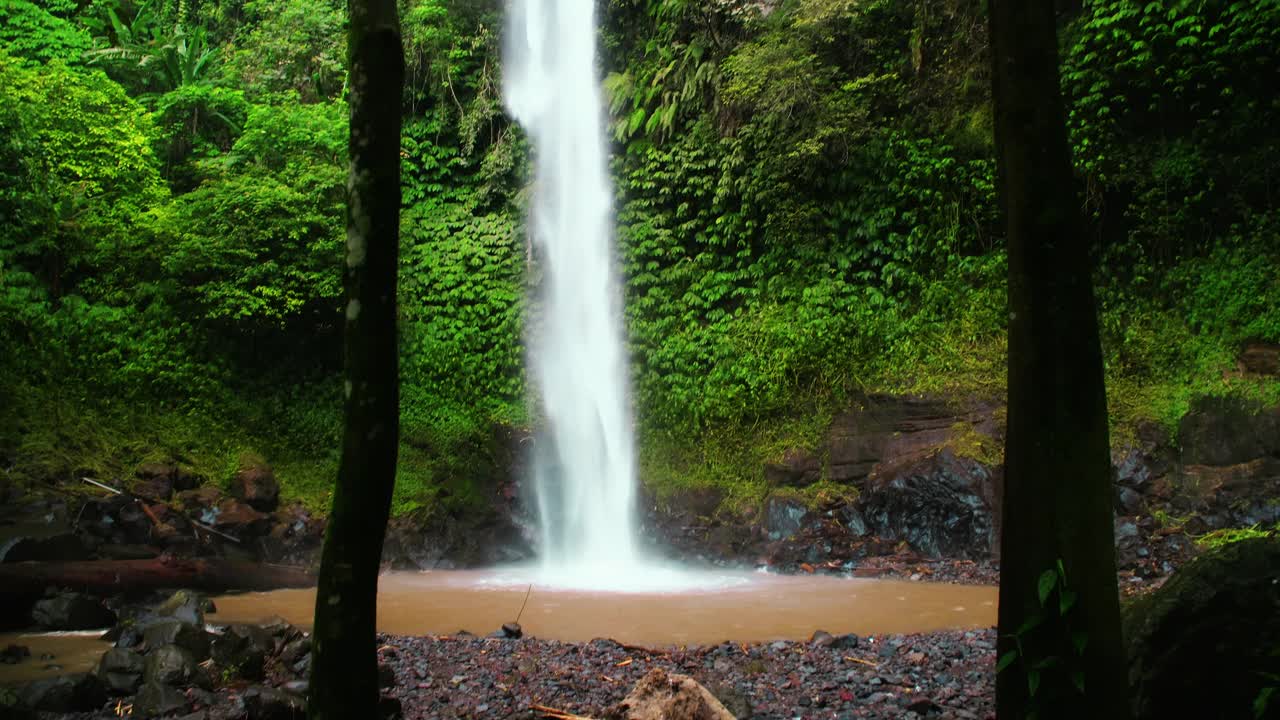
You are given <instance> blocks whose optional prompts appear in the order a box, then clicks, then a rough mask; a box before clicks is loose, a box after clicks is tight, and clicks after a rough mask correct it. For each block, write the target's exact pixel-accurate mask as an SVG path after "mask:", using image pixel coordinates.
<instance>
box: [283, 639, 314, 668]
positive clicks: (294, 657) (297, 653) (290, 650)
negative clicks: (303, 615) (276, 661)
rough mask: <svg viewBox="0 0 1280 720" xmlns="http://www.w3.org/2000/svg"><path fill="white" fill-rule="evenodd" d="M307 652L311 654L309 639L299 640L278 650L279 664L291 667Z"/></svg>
mask: <svg viewBox="0 0 1280 720" xmlns="http://www.w3.org/2000/svg"><path fill="white" fill-rule="evenodd" d="M309 652H311V638H309V637H304V638H299V639H297V640H294V641H293V642H291V643H287V644H285V646H284V647H283V648H281V649H280V662H282V663H284V664H285V665H293V664H294V663H296V662H298V661H299V660H301V659H302V658H303V656H305V655H306V654H307V653H309Z"/></svg>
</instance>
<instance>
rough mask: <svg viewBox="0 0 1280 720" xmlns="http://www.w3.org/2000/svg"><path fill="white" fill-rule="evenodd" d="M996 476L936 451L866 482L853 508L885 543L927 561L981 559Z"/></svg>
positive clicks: (992, 525) (987, 543)
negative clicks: (900, 543)
mask: <svg viewBox="0 0 1280 720" xmlns="http://www.w3.org/2000/svg"><path fill="white" fill-rule="evenodd" d="M996 480H997V479H996V477H995V475H994V471H993V469H992V468H989V467H987V466H986V465H983V464H982V463H980V462H978V461H977V460H973V459H970V458H964V457H958V456H956V455H955V454H953V453H952V452H951V451H950V450H948V449H945V448H944V449H942V450H938V451H936V452H933V453H930V454H928V455H926V456H924V457H923V458H917V459H914V460H911V461H907V462H904V463H902V464H900V465H896V466H890V467H878V468H877V469H876V472H875V473H874V474H873V475H872V476H871V477H870V478H868V479H867V483H866V489H865V490H864V491H863V493H862V495H861V496H860V497H859V498H858V507H859V510H860V511H861V513H862V515H863V517H864V518H865V519H866V522H867V525H868V526H870V527H871V529H872V530H874V531H875V533H876V534H877V535H879V536H880V537H881V538H884V539H886V540H905V541H907V543H908V544H909V545H910V546H911V547H912V548H913V549H914V550H916V551H917V552H919V553H921V554H922V555H925V556H928V557H935V558H937V557H975V558H976V557H985V556H988V555H990V554H991V552H992V550H993V548H994V547H995V539H996V521H995V517H996V510H995V508H994V505H995V502H994V501H995V497H996V489H995V488H996V484H997V482H996Z"/></svg>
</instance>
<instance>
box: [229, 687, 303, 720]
mask: <svg viewBox="0 0 1280 720" xmlns="http://www.w3.org/2000/svg"><path fill="white" fill-rule="evenodd" d="M241 698H243V700H244V709H245V712H246V715H247V716H248V718H247V720H294V719H295V718H297V719H298V720H301V719H302V718H303V717H304V716H305V715H306V704H305V703H303V702H302V700H301V699H300V698H299V697H298V696H296V695H292V694H290V693H287V692H284V691H282V690H276V689H275V688H269V687H262V686H254V687H251V688H249V689H248V690H245V691H244V693H243V694H242V695H241Z"/></svg>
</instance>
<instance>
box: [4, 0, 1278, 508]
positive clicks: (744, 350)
mask: <svg viewBox="0 0 1280 720" xmlns="http://www.w3.org/2000/svg"><path fill="white" fill-rule="evenodd" d="M501 10H502V8H501V7H500V6H499V5H498V4H497V3H494V2H489V1H487V0H407V1H406V2H404V3H402V16H403V22H404V31H405V38H406V44H407V47H406V50H407V52H408V74H407V77H408V79H409V89H408V91H407V92H406V96H405V98H404V110H405V113H406V120H405V130H404V134H403V137H402V139H401V145H402V148H403V168H404V174H403V207H404V212H403V233H402V235H403V241H402V242H403V247H402V252H401V263H402V265H401V284H400V288H401V289H400V293H401V295H400V321H401V324H400V327H401V333H402V348H403V350H402V362H401V367H402V373H403V402H402V415H403V421H402V427H403V429H404V437H403V445H402V451H401V458H402V464H401V469H400V476H399V483H398V487H397V494H396V511H397V512H398V513H399V514H409V513H415V512H420V513H428V514H429V513H450V514H454V515H458V514H465V513H467V512H469V511H470V510H472V509H475V508H482V507H485V506H486V504H487V502H488V500H487V496H488V494H489V493H490V492H491V490H492V487H493V484H494V483H495V481H496V480H497V478H496V475H497V474H500V473H504V472H506V470H505V469H504V468H505V466H506V465H508V464H509V463H508V459H509V457H510V452H511V451H510V448H509V447H507V444H508V438H509V437H510V430H509V429H510V428H513V427H514V428H521V427H524V426H527V425H529V424H531V422H532V421H533V417H532V416H534V415H536V410H531V408H536V403H533V402H531V401H529V399H528V392H529V390H528V388H527V386H526V381H525V376H524V371H523V364H524V363H523V359H524V358H523V333H524V328H525V327H526V326H527V325H528V324H529V323H536V322H537V321H538V319H537V318H538V312H537V306H536V303H530V302H529V301H527V300H526V299H525V298H526V291H527V290H528V289H530V288H533V289H536V287H537V286H538V284H539V258H538V257H537V255H536V253H535V252H534V251H533V249H532V248H530V247H529V246H528V243H527V242H526V239H525V237H526V236H525V232H524V212H525V207H526V206H527V202H526V200H527V194H528V192H529V190H530V188H529V182H530V179H531V175H530V173H529V170H528V167H529V161H530V158H529V152H528V146H527V144H526V142H525V139H524V138H523V136H522V134H521V132H520V131H519V129H518V128H517V127H515V126H514V125H513V124H512V123H511V121H510V120H509V119H508V118H507V117H506V116H505V114H504V112H503V109H502V106H501V99H500V88H501V52H500V45H501V43H500V36H501V25H502V15H501ZM600 12H601V16H602V20H603V23H604V27H603V29H602V40H603V47H604V48H605V49H604V56H603V58H602V63H603V69H604V72H605V73H606V79H605V85H606V90H607V96H608V98H609V108H608V111H609V118H610V123H611V130H612V136H613V138H614V146H613V152H614V161H613V167H612V170H613V173H612V174H613V177H614V178H615V182H616V195H617V221H618V240H619V244H620V249H621V257H620V262H621V265H622V268H623V270H624V275H625V280H626V299H627V310H626V313H627V321H628V325H629V330H630V336H631V355H632V359H633V378H634V399H635V406H636V414H637V418H638V426H639V431H640V435H641V452H642V467H641V473H642V479H643V480H644V481H645V482H646V483H647V484H648V485H649V486H650V487H651V488H652V489H653V490H654V491H655V492H657V493H658V494H659V495H661V494H663V493H666V492H670V491H671V490H673V489H675V488H681V487H682V488H688V487H705V486H713V487H717V488H720V489H723V490H725V491H726V497H728V498H730V500H731V501H732V500H734V499H738V500H744V499H750V498H758V497H760V496H761V494H762V493H763V492H764V491H765V489H766V488H767V486H768V484H769V481H768V479H767V478H766V477H765V474H764V472H763V470H762V467H763V466H764V465H765V464H766V463H769V462H774V461H778V460H780V459H781V458H782V457H783V456H784V454H785V453H786V452H787V451H788V450H790V449H792V448H806V447H807V448H814V447H817V445H818V444H819V442H820V439H821V438H822V437H824V434H826V433H827V432H828V429H829V428H830V427H831V426H832V420H833V418H836V417H837V416H838V415H839V414H840V413H842V412H844V411H845V410H847V409H848V408H850V407H852V406H855V405H856V404H857V403H858V402H859V399H860V398H865V397H867V396H868V395H869V394H872V393H893V394H912V393H922V394H926V395H929V396H932V397H941V398H950V399H955V400H960V401H963V402H966V403H969V402H988V401H991V402H994V403H996V404H997V405H998V403H999V398H1000V397H1001V395H1002V392H1003V384H1004V375H1005V365H1004V343H1005V318H1006V317H1007V304H1006V297H1005V290H1004V277H1005V256H1004V251H1003V239H1002V238H1001V236H1000V229H999V228H1000V224H999V207H998V199H997V197H996V196H995V193H994V189H993V188H994V178H993V172H994V162H993V159H992V158H993V151H992V138H991V118H990V109H989V105H990V102H989V85H990V82H989V69H988V66H987V63H988V59H987V52H986V51H987V43H986V37H985V35H986V20H985V18H984V17H983V14H982V8H981V3H979V2H976V1H971V0H946V2H941V3H926V2H917V1H915V0H862V1H859V2H847V1H844V0H790V1H788V2H782V3H764V4H760V3H756V2H746V1H745V0H715V1H714V2H709V3H708V2H702V3H698V2H689V1H687V0H610V2H606V3H602V4H601V7H600ZM344 22H345V18H344V12H343V8H342V5H341V3H335V2H332V0H292V1H290V2H284V0H248V1H247V2H240V1H238V0H223V1H221V2H219V1H217V0H180V1H178V2H173V1H171V0H143V1H142V2H134V1H132V0H87V1H77V0H37V1H34V2H33V1H31V0H0V228H3V232H0V345H2V346H3V347H4V348H5V352H4V353H3V355H0V406H2V407H3V408H5V409H4V411H3V413H0V465H3V467H4V470H5V473H6V475H5V478H4V480H3V481H4V482H16V483H25V482H34V481H45V480H57V479H64V478H68V477H72V476H75V475H78V474H85V473H90V474H96V475H101V476H105V477H120V476H123V475H127V474H129V473H130V471H131V469H132V467H133V466H134V465H136V464H137V463H139V462H143V461H147V460H161V461H176V462H177V463H179V464H181V465H184V466H186V467H187V468H188V469H189V470H190V471H191V472H194V473H196V474H198V475H203V476H204V477H206V478H208V479H209V480H212V481H215V482H223V481H226V480H229V479H230V478H231V477H232V476H233V475H234V474H235V471H236V469H237V468H238V467H240V466H242V465H247V464H253V463H255V462H257V461H258V456H265V457H266V458H267V460H269V461H270V462H271V463H272V464H273V465H275V467H276V471H277V475H278V477H279V478H280V480H281V482H282V484H283V485H284V490H285V494H286V495H287V496H290V497H294V498H301V499H303V500H304V501H305V502H306V503H308V504H309V505H311V506H312V507H314V508H317V509H320V508H323V507H324V506H325V505H327V492H328V488H329V486H330V484H331V483H332V478H333V477H334V474H335V468H336V452H337V445H338V440H337V439H338V434H339V407H340V402H339V400H340V392H341V387H340V385H341V381H340V378H339V370H340V368H339V362H340V361H339V358H340V351H339V348H340V340H341V338H340V336H339V335H340V331H341V324H340V322H339V321H340V312H339V297H340V294H341V288H340V284H339V278H340V275H339V271H340V262H341V248H342V232H343V231H342V227H343V225H342V222H343V221H342V213H343V202H344V184H343V183H344V179H343V178H344V176H345V165H346V158H345V152H346V149H345V143H346V123H347V110H346V105H345V100H344V95H345V83H344V73H345V70H344V64H345V61H344V58H343V51H342V42H343V34H342V28H343V23H344ZM1061 24H1062V28H1063V36H1064V37H1065V38H1067V40H1066V42H1065V45H1064V47H1063V61H1064V72H1063V77H1062V83H1063V88H1064V90H1065V92H1066V95H1067V99H1068V102H1069V112H1070V118H1069V122H1070V131H1071V136H1072V142H1073V146H1074V147H1073V149H1074V154H1075V162H1076V167H1077V171H1078V178H1079V181H1080V183H1081V187H1082V189H1083V196H1084V197H1085V198H1087V208H1086V209H1087V211H1088V213H1089V216H1090V219H1091V222H1090V232H1089V236H1088V237H1087V238H1081V242H1089V243H1091V246H1092V248H1093V251H1094V254H1095V257H1096V258H1097V260H1098V273H1097V278H1096V280H1097V283H1098V287H1099V296H1100V299H1101V302H1102V308H1101V319H1102V326H1103V333H1104V349H1105V353H1106V362H1107V371H1108V389H1109V395H1110V405H1111V411H1112V415H1113V419H1114V422H1113V425H1114V432H1113V436H1114V437H1115V439H1116V440H1115V441H1116V443H1117V444H1122V443H1124V442H1126V441H1127V440H1128V439H1130V438H1132V437H1133V436H1134V433H1135V432H1136V430H1135V428H1137V427H1139V426H1140V425H1141V424H1142V423H1143V421H1150V422H1154V423H1155V424H1156V426H1158V427H1163V428H1165V429H1166V432H1167V434H1168V435H1170V436H1172V434H1173V428H1175V427H1176V426H1177V423H1178V421H1179V420H1180V419H1181V418H1182V416H1183V415H1184V414H1185V413H1186V411H1187V409H1188V408H1189V407H1190V406H1191V403H1192V401H1193V400H1194V399H1195V398H1196V397H1199V396H1204V395H1229V396H1237V397H1241V398H1244V399H1245V400H1248V401H1250V402H1260V403H1265V404H1274V403H1275V401H1276V400H1277V398H1280V381H1278V380H1277V376H1276V374H1275V368H1274V367H1269V366H1268V362H1270V361H1268V360H1266V358H1267V357H1271V355H1270V353H1273V352H1274V345H1275V344H1276V343H1280V312H1277V311H1276V308H1277V307H1280V274H1278V273H1277V272H1276V268H1277V267H1280V214H1278V213H1277V198H1276V191H1275V183H1276V177H1275V173H1276V168H1277V167H1280V134H1278V132H1280V131H1278V130H1277V128H1280V122H1278V121H1280V100H1278V99H1277V98H1276V96H1275V95H1274V94H1273V93H1271V92H1270V90H1269V89H1268V82H1269V78H1272V77H1274V76H1275V74H1276V72H1277V70H1278V69H1280V10H1277V9H1276V7H1275V6H1274V4H1270V3H1238V2H1236V3H1233V2H1228V1H1227V0H1194V1H1192V0H1185V1H1184V0H1162V1H1160V2H1150V3H1141V2H1136V1H1134V0H1086V2H1084V3H1083V5H1082V6H1081V7H1075V8H1071V9H1068V10H1065V11H1064V12H1063V14H1062V15H1061ZM1246 348H1248V349H1250V352H1252V353H1254V356H1257V357H1261V358H1262V361H1261V364H1255V365H1247V366H1246V367H1245V368H1244V369H1243V370H1242V369H1241V368H1240V367H1238V365H1237V363H1238V359H1239V357H1240V354H1241V351H1242V350H1244V349H1246ZM517 434H518V433H517ZM962 444H963V443H962ZM969 452H970V454H978V455H983V454H986V455H990V454H991V453H992V452H997V453H998V449H996V450H995V451H993V450H992V449H991V448H986V449H980V448H976V447H970V448H969ZM983 459H988V458H983Z"/></svg>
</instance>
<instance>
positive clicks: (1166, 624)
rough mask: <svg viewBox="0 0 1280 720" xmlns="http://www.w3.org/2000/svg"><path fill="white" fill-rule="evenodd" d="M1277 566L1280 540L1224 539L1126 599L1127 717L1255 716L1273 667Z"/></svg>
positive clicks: (1279, 664) (1279, 670)
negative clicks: (1129, 688) (1129, 702)
mask: <svg viewBox="0 0 1280 720" xmlns="http://www.w3.org/2000/svg"><path fill="white" fill-rule="evenodd" d="M1277 568H1280V538H1256V539H1251V540H1244V541H1241V542H1236V543H1232V544H1230V545H1226V546H1223V547H1220V548H1217V549H1215V550H1212V551H1209V552H1206V553H1205V554H1203V555H1201V556H1199V557H1197V558H1195V559H1194V560H1192V561H1191V562H1189V563H1187V564H1186V565H1183V566H1182V567H1181V568H1179V569H1178V570H1177V571H1176V572H1175V573H1174V574H1173V575H1172V576H1171V577H1170V578H1169V580H1168V581H1167V582H1165V584H1164V585H1163V586H1162V587H1161V588H1160V589H1158V590H1156V591H1155V592H1152V593H1149V594H1147V595H1143V596H1140V597H1139V598H1138V599H1137V600H1135V601H1134V602H1133V603H1131V604H1129V605H1128V606H1126V608H1125V611H1124V636H1125V640H1126V642H1127V645H1128V651H1129V652H1128V655H1129V681H1130V685H1131V686H1132V688H1133V693H1132V695H1131V698H1132V702H1133V709H1134V717H1135V718H1138V720H1152V719H1154V718H1161V719H1163V718H1174V717H1178V718H1184V717H1185V718H1197V717H1213V718H1218V717H1222V718H1227V717H1230V718H1237V717H1239V718H1245V717H1252V716H1253V703H1254V701H1255V700H1256V699H1257V698H1258V696H1259V693H1261V692H1263V690H1264V688H1266V687H1268V686H1269V685H1274V681H1273V680H1268V679H1267V677H1268V676H1269V675H1272V676H1274V675H1280V655H1277V654H1276V648H1280V580H1277ZM1208 658H1211V659H1212V661H1211V662H1207V661H1206V659H1208ZM1271 705H1272V707H1271V708H1270V709H1269V710H1268V713H1269V714H1267V715H1265V717H1267V718H1272V717H1275V711H1276V710H1277V708H1276V706H1275V705H1276V700H1275V699H1273V700H1272V702H1271Z"/></svg>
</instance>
